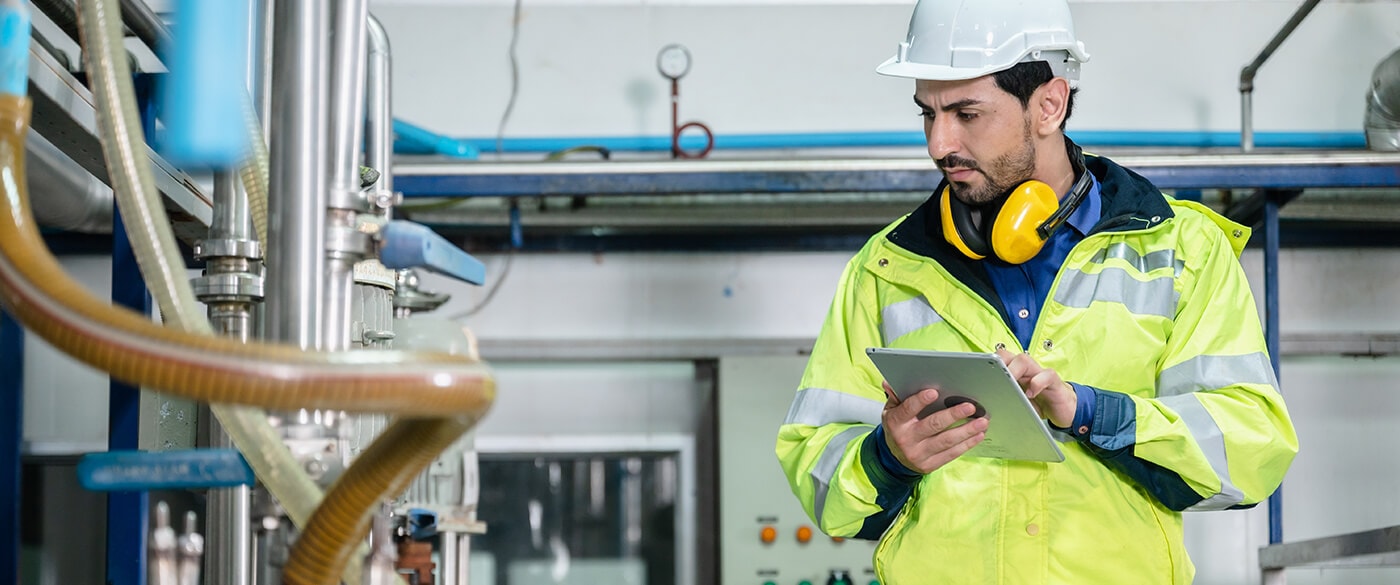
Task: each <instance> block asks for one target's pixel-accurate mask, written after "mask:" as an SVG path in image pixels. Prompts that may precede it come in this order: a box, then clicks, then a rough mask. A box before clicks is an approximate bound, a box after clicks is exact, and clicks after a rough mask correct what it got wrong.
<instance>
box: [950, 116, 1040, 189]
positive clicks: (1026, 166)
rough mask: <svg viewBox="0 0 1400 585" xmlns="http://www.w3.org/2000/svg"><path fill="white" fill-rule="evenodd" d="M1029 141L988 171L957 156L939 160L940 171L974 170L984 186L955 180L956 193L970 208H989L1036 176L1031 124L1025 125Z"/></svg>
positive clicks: (999, 160) (998, 161) (1026, 139)
mask: <svg viewBox="0 0 1400 585" xmlns="http://www.w3.org/2000/svg"><path fill="white" fill-rule="evenodd" d="M1024 139H1025V141H1024V142H1023V143H1022V144H1021V148H1020V149H1018V150H1015V151H1012V152H1008V153H1006V154H1003V155H1001V156H999V157H997V158H996V159H994V160H992V162H991V164H990V166H989V167H988V168H987V169H985V170H984V169H983V168H982V167H981V166H980V165H978V164H977V163H976V162H975V161H972V160H969V159H965V158H962V157H959V156H956V155H949V156H947V157H944V158H942V159H939V160H938V166H939V168H948V167H953V168H964V169H973V170H975V171H977V172H979V173H981V174H982V176H983V177H984V178H985V179H986V180H985V181H983V183H982V186H980V187H973V186H971V185H970V184H968V183H964V182H961V181H952V180H951V179H950V183H951V184H952V187H953V194H954V195H955V196H957V198H958V199H960V200H962V202H963V203H966V204H968V205H986V204H988V203H992V202H993V201H996V200H997V199H1000V198H1001V197H1002V196H1004V195H1006V194H1007V193H1008V192H1010V191H1011V190H1012V189H1014V188H1015V187H1016V186H1017V185H1020V184H1021V183H1024V182H1026V181H1028V180H1030V178H1031V177H1033V176H1034V175H1035V154H1036V153H1035V143H1033V142H1031V128H1030V122H1029V121H1027V122H1026V125H1025V136H1024Z"/></svg>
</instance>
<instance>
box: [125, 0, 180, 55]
mask: <svg viewBox="0 0 1400 585" xmlns="http://www.w3.org/2000/svg"><path fill="white" fill-rule="evenodd" d="M121 11H122V24H124V25H126V28H127V29H128V30H130V31H131V33H132V34H133V35H136V38H138V39H141V42H143V43H146V46H147V47H150V48H151V52H152V53H155V54H157V55H159V54H160V52H161V51H162V50H164V49H165V48H167V47H169V46H170V30H169V29H167V28H166V27H165V21H164V20H161V18H160V15H159V14H156V11H154V10H151V7H150V5H148V4H146V3H145V1H144V0H121Z"/></svg>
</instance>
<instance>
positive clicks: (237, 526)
mask: <svg viewBox="0 0 1400 585" xmlns="http://www.w3.org/2000/svg"><path fill="white" fill-rule="evenodd" d="M210 246H214V247H218V248H222V250H220V254H221V255H219V256H209V257H208V258H207V260H208V264H207V266H206V267H205V275H204V276H203V277H201V278H200V279H196V282H197V283H200V284H203V282H201V281H204V280H208V279H210V278H219V277H221V276H223V275H229V276H234V275H242V276H244V277H245V278H246V277H250V276H254V275H252V274H250V273H251V272H252V271H251V265H250V263H251V262H255V261H256V260H254V259H251V258H247V257H239V256H232V255H222V254H234V253H236V251H237V250H239V249H242V250H244V252H242V253H243V254H245V255H252V256H256V255H257V240H256V238H255V237H254V236H253V223H252V216H251V213H250V212H249V210H248V198H247V196H246V195H245V194H244V193H243V190H242V189H241V185H240V183H239V181H238V175H237V174H235V173H233V172H231V171H216V172H215V173H214V209H213V215H212V218H211V220H210V222H209V238H208V239H207V240H205V241H203V242H201V246H200V248H207V247H210ZM235 282H236V281H235ZM196 288H201V287H199V285H198V284H197V285H196ZM208 288H212V287H208ZM220 292H222V293H225V294H215V295H210V296H208V297H206V296H201V300H203V301H204V302H205V303H206V304H207V305H208V306H209V324H210V326H212V327H213V329H214V331H215V332H216V333H218V334H220V335H224V336H228V337H233V338H234V339H237V340H239V341H242V342H244V343H247V342H248V340H249V338H251V337H252V329H253V325H252V309H253V301H254V300H255V299H254V298H253V297H252V296H242V295H228V294H226V293H228V292H230V291H227V290H224V291H220ZM259 296H260V295H259ZM208 420H209V444H210V445H211V446H214V447H221V448H232V447H234V445H233V441H232V440H231V439H230V438H229V436H228V434H226V433H225V432H224V427H223V425H222V424H220V423H219V420H218V418H217V417H214V416H210V417H208ZM251 497H252V495H251V492H250V491H249V489H248V486H238V487H235V488H232V489H222V490H211V491H210V492H209V497H208V502H207V504H206V507H205V522H206V530H205V533H206V534H207V535H208V536H207V539H206V540H207V543H206V544H207V547H206V548H207V554H206V555H205V556H206V557H207V559H208V560H207V561H206V562H207V564H208V567H209V568H208V571H207V573H208V578H209V582H210V583H226V584H228V585H250V583H251V579H252V574H251V570H252V566H253V565H252V562H253V560H252V554H253V551H252V541H251V540H250V539H251V536H252V526H251V510H250V506H251Z"/></svg>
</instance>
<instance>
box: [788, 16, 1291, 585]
mask: <svg viewBox="0 0 1400 585" xmlns="http://www.w3.org/2000/svg"><path fill="white" fill-rule="evenodd" d="M1087 59H1088V55H1087V54H1086V53H1085V52H1084V47H1083V45H1082V44H1081V43H1079V42H1078V41H1076V40H1075V37H1074V31H1073V25H1072V22H1071V20H1070V13H1069V7H1068V6H1067V4H1066V2H1065V0H922V1H921V2H919V4H918V5H917V6H916V7H915V9H914V15H913V19H912V20H911V22H910V28H909V34H908V37H907V41H906V42H905V43H902V44H901V45H900V48H899V52H898V54H897V55H896V56H895V57H894V58H892V59H890V60H889V61H887V62H886V63H884V64H883V65H881V66H880V68H879V69H878V71H879V72H880V73H882V74H885V75H892V76H898V77H907V78H913V79H915V80H916V81H915V92H914V101H915V104H916V106H917V108H918V111H919V113H920V115H921V116H922V117H923V120H924V132H925V134H926V136H927V138H928V151H929V156H930V157H932V158H933V160H934V162H935V163H936V164H937V165H938V167H939V168H940V169H941V170H942V171H943V173H944V179H945V180H944V181H943V184H941V185H939V187H938V189H937V191H935V192H934V196H933V197H932V198H930V199H929V200H928V201H927V202H925V203H924V204H922V205H921V206H920V207H919V208H917V209H915V210H914V211H913V213H911V214H910V215H908V216H906V217H904V218H902V219H900V220H898V221H895V222H894V223H893V224H891V225H890V226H889V227H887V228H885V229H884V230H883V231H881V232H880V233H878V234H876V235H875V236H874V237H873V238H871V239H870V241H869V242H868V243H867V244H866V245H865V247H864V248H863V249H862V250H861V251H860V252H859V253H858V254H856V256H855V257H854V258H853V259H852V260H851V261H850V263H849V264H848V265H847V267H846V270H845V273H844V274H843V275H842V278H841V283H840V286H839V288H838V290H837V293H836V297H835V300H834V301H833V303H832V306H831V310H830V312H829V314H828V316H827V319H826V322H825V324H824V325H823V328H822V331H821V334H820V336H819V337H818V338H817V342H816V345H815V347H814V348H813V353H812V356H811V359H810V361H809V363H808V365H807V369H806V372H805V374H804V375H803V379H802V382H801V386H800V388H801V389H800V390H799V391H798V392H797V396H796V398H795V400H794V402H793V405H792V407H791V409H790V410H789V412H788V416H787V419H786V421H785V422H784V424H783V426H782V427H781V429H780V431H779V435H778V442H777V454H778V458H779V459H780V461H781V463H782V466H783V468H784V471H785V472H786V474H787V477H788V480H789V482H790V483H791V485H792V488H793V491H794V493H796V494H797V496H798V499H799V500H801V503H802V505H803V506H804V507H805V508H806V510H807V513H808V514H809V515H810V516H811V517H812V518H813V519H814V520H815V521H816V523H817V524H818V525H819V526H820V527H821V529H822V530H823V531H825V532H826V533H828V534H830V535H833V536H844V537H859V538H868V539H879V540H880V545H879V547H878V548H877V549H876V553H875V567H876V569H877V571H878V573H879V577H880V582H881V583H885V584H887V585H888V584H908V583H940V584H941V583H978V584H981V583H996V584H1020V583H1027V584H1031V583H1033V584H1043V583H1055V584H1074V585H1082V584H1100V583H1115V584H1117V583H1153V584H1186V583H1190V582H1191V580H1192V576H1193V574H1194V572H1195V569H1194V567H1193V566H1192V564H1191V561H1190V560H1189V559H1188V558H1187V555H1186V550H1185V547H1184V545H1183V542H1182V524H1181V512H1182V511H1184V510H1226V509H1237V508H1247V507H1250V506H1253V505H1255V504H1257V503H1258V502H1260V501H1262V500H1265V499H1266V498H1268V496H1269V495H1270V494H1271V493H1273V491H1274V490H1275V488H1277V486H1278V485H1279V483H1280V482H1281V481H1282V479H1283V475H1284V472H1285V471H1286V470H1287V468H1288V466H1289V464H1290V463H1291V461H1292V459H1293V456H1294V454H1295V453H1296V452H1297V437H1296V436H1295V434H1294V430H1293V426H1292V423H1291V421H1290V420H1289V417H1288V412H1287V410H1286V409H1285V407H1284V404H1283V400H1282V398H1281V397H1280V395H1279V393H1278V390H1277V388H1276V382H1275V378H1274V375H1273V370H1272V368H1271V366H1270V361H1269V358H1268V355H1267V353H1266V351H1265V344H1264V339H1263V335H1262V332H1261V328H1260V325H1259V320H1258V315H1257V312H1256V308H1255V305H1254V299H1253V297H1252V296H1251V294H1250V291H1249V287H1248V283H1247V282H1246V281H1245V277H1244V274H1243V271H1242V270H1241V268H1240V265H1239V260H1238V257H1239V254H1240V252H1241V250H1242V249H1243V248H1244V245H1245V241H1246V240H1247V239H1248V236H1249V230H1248V229H1246V228H1244V227H1243V226H1239V225H1236V224H1234V223H1232V222H1230V221H1228V220H1226V219H1224V218H1223V217H1220V216H1219V215H1217V214H1215V213H1213V212H1212V211H1210V210H1209V209H1207V208H1206V207H1204V206H1201V205H1199V204H1196V203H1192V202H1185V201H1175V200H1172V199H1170V198H1168V197H1166V196H1164V195H1163V194H1162V193H1161V192H1160V191H1159V190H1158V189H1157V188H1156V187H1154V186H1153V185H1152V184H1151V183H1149V182H1148V181H1147V180H1146V179H1144V178H1142V177H1141V176H1138V175H1137V174H1134V173H1133V172H1131V171H1129V170H1127V169H1124V168H1122V167H1120V166H1118V165H1116V164H1114V163H1113V162H1112V161H1110V160H1108V159H1106V158H1103V157H1098V156H1085V155H1082V154H1081V153H1080V151H1079V149H1078V147H1077V146H1075V145H1074V144H1073V143H1072V142H1070V141H1069V140H1068V139H1067V138H1066V137H1065V135H1064V132H1063V128H1064V124H1065V121H1066V120H1067V119H1068V118H1069V116H1070V112H1071V110H1072V108H1073V102H1074V94H1075V89H1074V88H1073V87H1072V83H1073V82H1074V81H1075V80H1076V78H1077V77H1078V70H1079V65H1080V63H1081V62H1084V61H1087ZM1037 181H1038V182H1039V183H1043V185H1042V184H1039V183H1037ZM1037 193H1039V194H1037ZM1046 193H1048V195H1045V194H1046ZM1046 197H1048V199H1047V198H1046ZM1047 201H1048V203H1047ZM1047 205H1048V207H1049V209H1048V210H1044V209H1041V208H1042V207H1046V206H1047ZM1051 213H1057V214H1058V215H1051ZM1047 216H1048V217H1047ZM1008 217H1009V218H1010V219H1008ZM1022 217H1031V218H1033V219H1034V221H1033V222H1032V223H1031V224H1030V225H1029V226H1026V225H1021V226H1019V227H1018V226H1017V225H1016V222H1015V221H1013V220H1014V219H1016V218H1022ZM1062 219H1063V221H1061V220H1062ZM1023 223H1024V222H1023ZM1057 224H1058V225H1057ZM1037 227H1039V228H1042V231H1040V232H1037V231H1036V230H1035V229H1034V228H1037ZM1044 235H1048V239H1047V240H1046V241H1044V242H1043V244H1042V242H1041V241H1040V238H1041V237H1042V236H1044ZM868 347H895V348H920V349H936V350H944V351H962V352H983V353H996V354H997V355H999V356H1000V357H1001V358H1002V360H1003V361H1004V362H1005V363H1006V364H1007V367H1008V369H1009V370H1010V371H1011V372H1012V375H1013V376H1014V377H1016V378H1017V380H1018V382H1019V383H1020V385H1021V386H1022V388H1023V390H1024V391H1025V392H1026V394H1027V396H1028V397H1030V399H1031V401H1032V404H1033V405H1034V406H1035V407H1036V409H1037V410H1038V411H1039V412H1040V413H1041V414H1042V416H1043V417H1044V418H1045V419H1047V421H1048V423H1049V425H1050V426H1051V427H1052V428H1054V429H1056V431H1057V432H1056V435H1057V437H1058V438H1059V439H1060V440H1061V443H1060V446H1061V449H1062V451H1063V452H1064V455H1065V460H1064V461H1063V462H1060V463H1040V462H1026V461H1011V460H1003V459H990V458H980V457H972V456H963V455H964V454H965V453H966V452H967V451H968V450H969V449H971V448H972V447H974V446H976V445H977V444H978V443H979V442H981V441H982V440H983V439H984V437H985V431H986V428H987V423H988V420H987V419H986V418H974V417H972V416H971V415H972V413H973V408H972V405H968V404H963V405H959V406H956V407H953V408H949V409H946V410H943V411H940V412H938V413H936V414H933V415H930V416H928V417H926V418H923V419H919V418H917V416H916V415H917V414H918V413H919V412H920V411H922V410H923V408H924V407H925V406H926V405H928V404H930V403H931V402H933V401H935V400H936V399H937V398H938V390H937V389H925V390H923V391H921V392H919V393H917V394H915V395H912V396H910V397H908V398H907V399H906V400H904V401H903V402H901V401H900V400H899V399H898V398H897V397H895V396H894V395H893V394H892V393H891V392H890V389H889V387H888V386H885V385H884V383H883V380H882V377H881V376H880V374H879V372H878V371H877V370H876V368H875V367H874V365H873V364H872V363H871V362H870V360H869V359H868V358H867V357H866V353H865V350H866V348H868ZM882 386H883V387H882ZM991 416H993V417H994V416H995V414H992V415H991Z"/></svg>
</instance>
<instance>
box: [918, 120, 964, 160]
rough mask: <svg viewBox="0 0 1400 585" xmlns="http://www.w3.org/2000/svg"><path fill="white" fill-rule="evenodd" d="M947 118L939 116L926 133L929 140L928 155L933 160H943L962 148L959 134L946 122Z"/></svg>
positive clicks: (930, 124)
mask: <svg viewBox="0 0 1400 585" xmlns="http://www.w3.org/2000/svg"><path fill="white" fill-rule="evenodd" d="M947 118H948V117H947V116H939V117H938V119H935V120H934V121H933V122H931V123H929V125H928V130H927V131H926V132H925V133H924V135H925V138H927V139H928V155H929V156H930V157H932V158H933V160H943V159H944V158H946V157H947V156H948V155H950V154H953V153H956V152H958V150H959V149H961V148H962V144H961V142H960V141H959V140H958V136H957V132H956V130H955V129H954V128H953V127H952V126H951V125H950V124H949V123H948V122H947V121H946V119H947Z"/></svg>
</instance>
